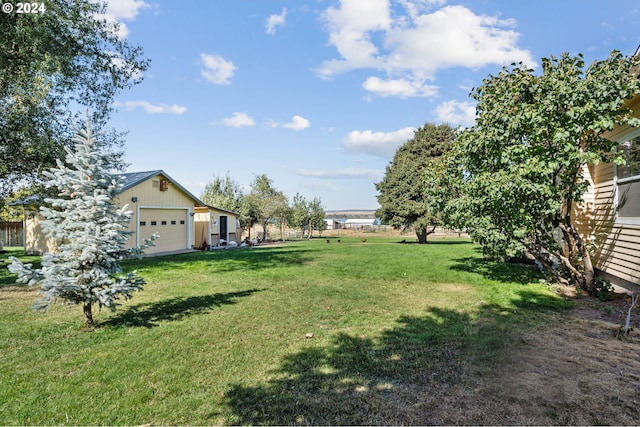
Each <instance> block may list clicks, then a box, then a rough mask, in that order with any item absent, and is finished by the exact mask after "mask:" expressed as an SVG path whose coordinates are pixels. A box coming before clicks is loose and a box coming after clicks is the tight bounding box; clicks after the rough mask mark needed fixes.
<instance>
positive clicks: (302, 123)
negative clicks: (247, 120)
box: [268, 115, 311, 130]
mask: <svg viewBox="0 0 640 427" xmlns="http://www.w3.org/2000/svg"><path fill="white" fill-rule="evenodd" d="M268 125H269V127H272V128H276V127H281V128H286V129H293V130H303V129H306V128H308V127H309V126H311V122H310V121H309V120H307V119H305V118H304V117H302V116H298V115H295V116H293V117H292V118H291V121H290V122H289V123H278V122H275V121H271V122H269V124H268Z"/></svg>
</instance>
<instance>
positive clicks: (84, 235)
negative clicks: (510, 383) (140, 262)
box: [9, 123, 157, 325]
mask: <svg viewBox="0 0 640 427" xmlns="http://www.w3.org/2000/svg"><path fill="white" fill-rule="evenodd" d="M74 142H75V147H74V150H70V149H67V157H66V164H63V163H62V162H61V161H58V164H57V165H58V166H57V167H56V168H52V169H51V170H50V171H49V172H45V175H46V177H47V178H48V182H47V186H48V187H54V188H56V189H57V191H58V197H57V198H49V199H46V202H47V203H48V204H49V206H50V207H42V208H41V209H40V213H41V215H42V216H43V217H44V219H43V220H42V223H41V224H42V228H43V231H44V233H45V235H46V236H47V237H48V238H50V239H52V240H53V241H54V242H55V244H56V247H57V249H56V250H55V251H54V252H52V253H46V254H44V255H43V257H42V267H41V268H39V269H34V268H33V266H32V264H23V263H22V262H20V261H19V260H18V259H17V258H15V257H12V258H11V261H12V263H11V264H10V265H9V270H10V271H11V272H12V273H15V274H17V275H18V279H17V282H19V283H27V284H28V285H38V286H40V290H39V293H40V294H41V296H42V298H41V299H39V300H38V301H36V303H35V304H34V308H35V309H42V310H44V309H46V308H47V307H48V306H49V305H50V304H52V303H55V302H56V301H57V300H61V302H63V303H72V304H82V306H83V310H84V317H85V323H86V324H87V325H91V324H93V314H92V307H93V305H94V304H98V305H99V306H100V307H107V308H109V309H111V310H115V307H116V305H117V301H118V299H120V298H121V297H123V298H124V299H128V298H130V297H131V294H132V293H133V292H134V291H139V290H142V287H143V285H144V283H145V281H144V279H143V278H142V277H140V276H138V274H137V273H136V272H135V271H134V272H131V273H127V274H124V273H123V271H122V267H121V266H120V261H121V260H123V259H125V258H130V257H132V256H140V255H141V254H142V251H143V250H144V249H145V248H147V247H148V246H150V245H153V240H155V239H156V238H157V236H154V237H152V239H150V240H147V241H145V244H144V245H143V246H141V247H136V248H132V249H124V247H125V244H126V241H127V238H128V236H129V235H130V234H131V232H128V231H126V228H127V224H128V223H129V221H130V219H131V214H132V212H131V211H128V210H127V206H124V207H123V208H119V207H118V206H117V205H116V204H115V202H114V198H115V196H116V195H117V194H118V192H119V191H120V189H121V188H122V185H123V184H122V182H121V180H122V178H121V177H119V176H117V175H113V174H111V173H110V169H109V165H110V164H112V160H113V159H112V157H111V156H110V154H109V153H105V152H102V151H101V150H100V148H99V144H96V142H95V141H94V136H93V135H92V134H91V128H90V126H89V124H88V123H87V128H86V130H85V131H80V132H78V135H77V136H76V138H75V140H74Z"/></svg>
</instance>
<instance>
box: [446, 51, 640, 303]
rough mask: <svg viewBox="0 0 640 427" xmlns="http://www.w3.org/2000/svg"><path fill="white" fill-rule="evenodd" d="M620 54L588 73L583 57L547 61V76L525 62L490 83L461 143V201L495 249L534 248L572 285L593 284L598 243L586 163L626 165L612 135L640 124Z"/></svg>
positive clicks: (637, 85)
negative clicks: (587, 220) (587, 232)
mask: <svg viewBox="0 0 640 427" xmlns="http://www.w3.org/2000/svg"><path fill="white" fill-rule="evenodd" d="M637 63H638V59H637V58H628V57H624V56H623V55H621V54H620V53H619V52H615V51H614V52H612V53H611V55H610V56H609V58H607V59H606V60H602V61H596V62H594V63H593V64H591V65H590V66H588V67H585V63H584V60H583V56H582V55H578V56H575V57H572V56H569V55H568V54H563V55H562V56H561V57H559V58H558V57H551V58H544V59H543V60H542V74H540V75H536V74H535V73H534V70H532V69H529V68H526V67H524V66H523V65H522V64H512V66H510V67H505V68H504V69H503V70H502V71H501V72H500V73H499V74H498V75H497V76H490V77H489V78H487V79H485V80H484V81H483V85H482V86H481V87H479V88H477V89H476V90H475V91H474V93H473V94H472V96H473V97H474V98H475V99H476V100H477V101H478V104H477V119H476V123H475V125H474V126H473V127H471V128H469V129H467V130H466V131H465V132H463V133H462V134H461V135H460V137H459V138H457V139H456V141H455V148H454V150H453V151H452V153H451V155H450V161H451V164H457V165H458V168H459V169H458V174H459V176H460V177H462V179H463V183H462V186H463V193H464V194H463V196H462V197H460V198H459V199H457V200H455V201H454V202H452V203H453V204H454V205H455V209H456V210H458V212H460V213H461V214H460V216H459V220H460V221H461V222H464V223H465V225H466V226H467V227H468V230H469V232H470V233H471V235H472V236H473V238H474V239H475V240H477V241H478V242H479V243H480V244H482V246H483V248H484V250H485V252H486V253H491V254H494V255H498V256H512V255H515V254H517V253H519V252H522V251H525V250H526V251H527V252H528V253H530V254H532V255H533V256H535V257H536V259H537V260H538V261H539V262H540V263H541V264H542V265H544V266H545V267H547V268H548V269H549V270H550V271H552V272H553V273H554V274H555V275H556V277H557V278H558V279H559V280H561V281H564V282H566V283H569V282H570V283H573V284H576V285H579V286H581V287H583V288H585V289H587V290H591V289H592V288H593V283H594V269H593V265H592V263H591V254H590V252H589V245H590V243H591V242H589V241H585V238H584V236H583V235H582V234H581V231H583V230H581V228H582V226H583V224H581V221H583V220H584V217H583V216H580V215H579V211H580V209H581V205H580V203H581V202H582V201H583V195H584V194H585V192H586V191H587V188H588V186H589V182H588V181H587V179H586V177H585V167H587V166H590V165H595V164H597V163H599V162H610V161H620V159H619V156H618V155H617V154H616V152H615V146H616V142H615V141H611V140H609V139H606V138H604V137H603V133H604V132H607V131H610V130H612V129H613V128H614V127H615V126H618V125H625V124H627V125H632V126H638V125H640V120H638V119H636V118H633V116H632V112H631V111H630V110H629V108H628V107H627V106H626V105H625V100H627V99H629V98H631V97H633V96H634V95H637V94H639V93H640V81H639V80H638V79H637V78H635V77H634V76H632V75H631V73H630V69H631V68H632V67H633V66H634V65H635V64H637Z"/></svg>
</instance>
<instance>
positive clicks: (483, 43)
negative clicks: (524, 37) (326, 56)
mask: <svg viewBox="0 0 640 427" xmlns="http://www.w3.org/2000/svg"><path fill="white" fill-rule="evenodd" d="M400 3H401V5H402V6H404V10H405V12H406V13H405V14H404V15H403V14H402V13H398V11H394V12H395V13H393V14H392V12H391V10H390V5H389V0H368V1H359V0H342V1H341V3H340V6H339V7H338V8H335V7H329V8H328V9H327V10H326V11H325V13H324V14H323V19H324V22H325V27H326V29H327V32H328V34H329V44H330V45H332V46H334V47H335V48H336V50H337V52H338V55H339V57H338V58H334V59H330V60H327V61H324V62H323V63H322V64H321V66H320V67H319V68H318V69H317V70H316V71H317V75H318V76H319V77H320V78H331V77H333V76H335V75H336V74H339V73H343V72H346V71H350V70H354V69H374V70H378V71H380V72H381V73H384V75H385V76H384V78H382V77H369V79H368V80H367V81H366V82H365V83H364V84H363V87H364V88H365V89H366V90H369V91H371V92H373V93H375V94H378V95H380V96H404V97H408V96H435V95H436V89H437V88H436V87H435V86H429V85H426V84H425V82H426V81H428V80H433V79H435V76H436V73H437V72H438V71H440V70H443V69H448V68H454V67H468V68H472V69H478V68H480V67H483V66H485V65H489V64H499V65H507V64H509V63H512V62H520V61H522V62H524V63H525V64H526V65H528V66H535V65H536V64H535V61H534V60H533V58H532V56H531V52H530V51H528V50H525V49H522V48H519V47H518V40H519V37H520V34H519V33H517V32H516V31H514V27H515V26H516V24H517V22H516V21H515V20H513V19H500V18H498V17H495V16H487V15H476V14H475V13H474V12H473V11H472V10H470V9H468V8H466V7H464V6H460V5H453V6H444V7H440V5H441V4H442V2H441V1H439V0H433V1H429V0H415V1H410V0H400ZM434 8H438V9H437V10H435V11H432V10H433V9H434ZM427 11H429V12H427Z"/></svg>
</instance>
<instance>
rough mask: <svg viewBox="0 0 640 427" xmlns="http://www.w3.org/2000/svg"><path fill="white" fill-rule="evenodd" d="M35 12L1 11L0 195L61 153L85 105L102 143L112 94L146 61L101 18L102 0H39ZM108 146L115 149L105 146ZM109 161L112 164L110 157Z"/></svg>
mask: <svg viewBox="0 0 640 427" xmlns="http://www.w3.org/2000/svg"><path fill="white" fill-rule="evenodd" d="M41 3H42V4H44V10H43V11H40V12H39V13H28V14H19V13H15V12H14V13H1V14H0V196H3V197H4V196H6V194H7V193H8V192H9V191H11V190H12V189H14V187H15V184H16V183H22V184H24V183H25V182H30V181H31V182H33V181H34V180H37V179H38V178H39V177H40V173H41V172H42V171H44V170H47V169H48V168H49V167H51V166H55V164H56V160H57V159H62V160H64V157H65V151H64V147H73V143H72V138H73V136H74V134H75V129H77V128H81V127H82V124H83V121H84V115H85V112H86V110H89V111H90V114H91V123H92V125H93V128H94V129H96V130H100V131H102V134H103V135H104V137H103V139H102V141H101V143H102V144H104V145H111V146H115V147H119V145H120V144H121V141H122V135H120V134H118V133H116V132H114V131H107V129H106V124H107V120H108V118H109V115H110V113H111V111H112V109H113V101H114V98H115V96H116V95H117V93H118V92H119V91H121V90H122V89H125V88H128V87H130V86H131V85H133V84H135V83H138V82H139V81H141V79H142V76H143V73H144V71H145V70H146V69H147V68H148V64H149V63H148V61H147V60H146V59H143V58H142V51H141V48H139V47H133V46H131V45H130V44H129V43H128V42H127V40H126V39H123V38H121V37H120V36H119V35H118V32H117V30H118V28H117V24H114V23H113V22H112V21H108V20H106V19H104V16H105V15H104V12H105V8H106V2H104V1H92V0H43V1H42V2H41ZM110 151H112V152H115V150H110ZM113 164H118V162H117V161H114V163H113Z"/></svg>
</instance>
